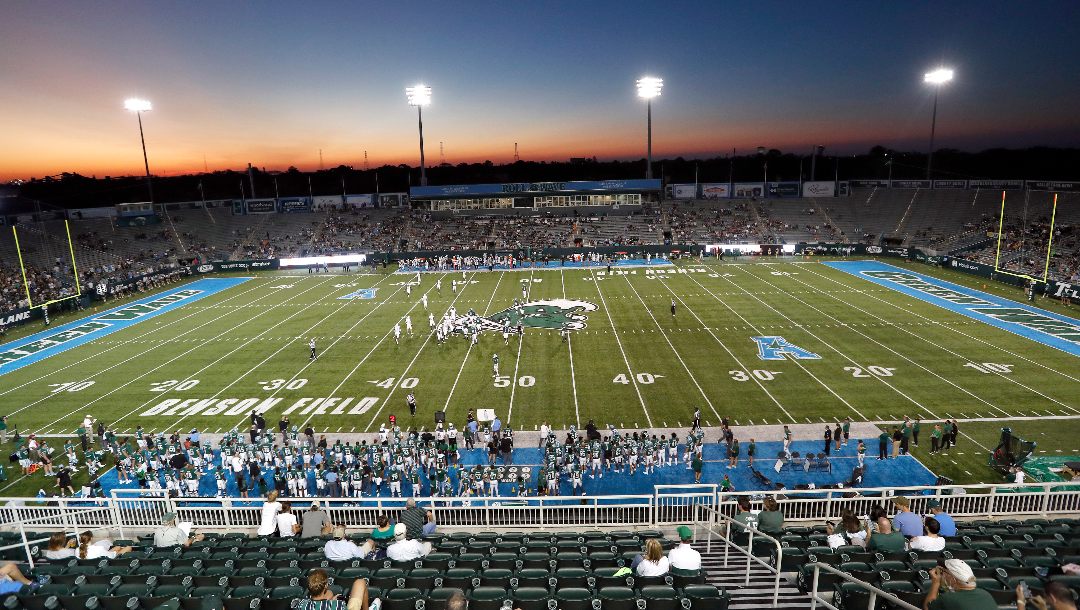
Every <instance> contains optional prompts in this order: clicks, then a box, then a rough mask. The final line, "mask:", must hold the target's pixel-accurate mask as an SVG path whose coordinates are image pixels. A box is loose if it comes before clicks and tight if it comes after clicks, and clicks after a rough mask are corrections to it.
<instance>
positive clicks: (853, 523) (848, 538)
mask: <svg viewBox="0 0 1080 610" xmlns="http://www.w3.org/2000/svg"><path fill="white" fill-rule="evenodd" d="M825 533H826V534H828V535H829V539H828V542H829V547H830V548H834V549H835V548H837V547H841V546H850V545H857V546H861V547H865V546H866V531H865V530H863V528H862V526H860V525H859V518H858V517H856V516H855V513H853V512H851V511H850V510H848V509H844V511H843V512H842V513H840V527H838V528H834V527H833V524H832V523H826V524H825Z"/></svg>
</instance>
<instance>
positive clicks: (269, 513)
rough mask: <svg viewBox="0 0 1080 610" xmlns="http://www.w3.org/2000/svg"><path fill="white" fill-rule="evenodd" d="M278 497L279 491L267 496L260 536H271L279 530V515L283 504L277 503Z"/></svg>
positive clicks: (260, 523)
mask: <svg viewBox="0 0 1080 610" xmlns="http://www.w3.org/2000/svg"><path fill="white" fill-rule="evenodd" d="M277 497H278V493H277V490H274V491H272V492H270V493H269V495H267V496H266V502H263V505H262V516H261V518H260V520H259V531H258V535H260V536H270V535H272V534H273V533H274V530H276V529H277V514H278V513H279V512H280V511H281V503H280V502H278V501H277Z"/></svg>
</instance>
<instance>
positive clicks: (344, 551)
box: [323, 525, 375, 561]
mask: <svg viewBox="0 0 1080 610" xmlns="http://www.w3.org/2000/svg"><path fill="white" fill-rule="evenodd" d="M374 550H375V542H374V541H372V540H368V541H367V542H365V543H364V544H363V546H360V545H358V544H355V543H353V542H352V541H349V540H346V539H345V526H344V525H339V526H337V527H335V528H334V539H333V540H327V541H326V544H325V545H323V555H325V556H326V559H327V560H328V561H349V560H350V559H362V558H364V557H367V556H368V555H369V554H370V553H371V552H373V551H374Z"/></svg>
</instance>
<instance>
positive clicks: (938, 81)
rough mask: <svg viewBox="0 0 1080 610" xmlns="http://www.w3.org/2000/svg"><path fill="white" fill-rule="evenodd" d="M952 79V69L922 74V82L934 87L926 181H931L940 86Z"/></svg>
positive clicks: (939, 69) (940, 69) (941, 69)
mask: <svg viewBox="0 0 1080 610" xmlns="http://www.w3.org/2000/svg"><path fill="white" fill-rule="evenodd" d="M952 79H953V71H952V68H938V69H936V70H933V71H932V72H927V73H926V74H923V82H924V83H926V84H928V85H932V86H933V87H934V112H933V114H932V115H931V119H930V150H929V151H928V152H927V154H926V179H927V180H932V179H933V176H932V175H931V173H930V172H931V171H932V169H933V165H934V132H935V131H936V129H937V99H938V93H940V92H941V87H942V85H945V84H947V83H949V82H950V81H951V80H952Z"/></svg>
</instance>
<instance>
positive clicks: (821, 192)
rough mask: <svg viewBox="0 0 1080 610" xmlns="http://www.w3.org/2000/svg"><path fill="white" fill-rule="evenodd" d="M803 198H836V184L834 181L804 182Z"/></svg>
mask: <svg viewBox="0 0 1080 610" xmlns="http://www.w3.org/2000/svg"><path fill="white" fill-rule="evenodd" d="M802 195H803V197H834V196H836V183H835V182H833V181H832V180H815V181H812V182H803V185H802Z"/></svg>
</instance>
